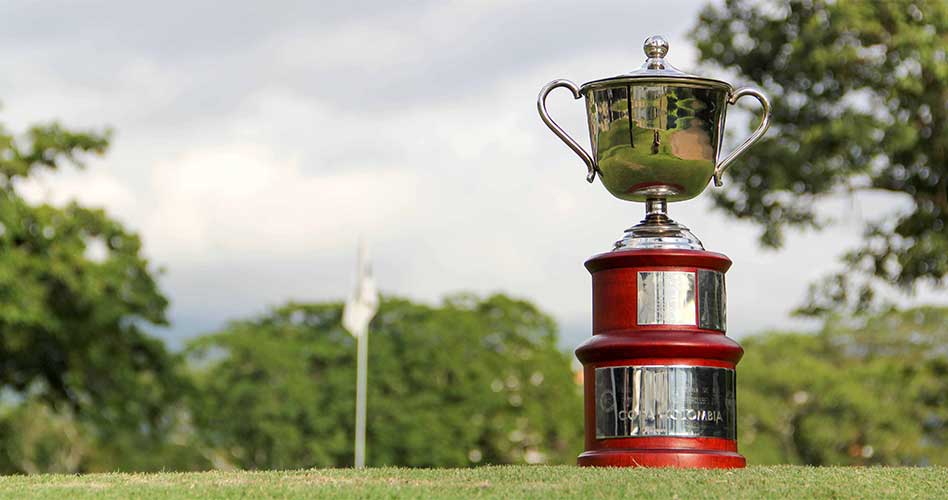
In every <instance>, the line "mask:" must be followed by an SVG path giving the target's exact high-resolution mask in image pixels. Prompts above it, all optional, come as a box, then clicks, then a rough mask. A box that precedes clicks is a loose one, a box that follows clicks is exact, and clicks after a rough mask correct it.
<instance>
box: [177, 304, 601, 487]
mask: <svg viewBox="0 0 948 500" xmlns="http://www.w3.org/2000/svg"><path fill="white" fill-rule="evenodd" d="M341 312H342V307H341V304H338V303H324V304H288V305H286V306H283V307H280V308H278V309H276V310H275V311H273V312H272V313H270V314H266V315H264V316H262V317H260V318H256V319H250V320H245V321H237V322H234V323H232V324H231V325H230V326H229V327H228V328H227V329H225V330H224V331H222V332H219V333H216V334H213V335H209V336H206V337H203V338H200V339H198V340H196V341H195V342H194V343H193V344H192V345H191V346H190V354H191V356H192V360H193V366H194V370H195V371H196V377H197V386H198V392H196V393H195V394H196V396H197V399H196V400H195V401H194V402H193V403H192V407H193V408H194V412H195V424H196V426H197V428H198V432H199V434H200V435H201V436H202V439H203V440H204V445H205V446H206V448H207V449H208V450H209V451H208V452H207V454H208V455H209V456H214V457H216V459H217V460H218V462H220V463H223V464H231V465H235V466H238V467H243V468H254V469H264V468H299V467H314V466H351V465H352V452H353V443H352V435H353V427H354V424H353V416H354V409H355V406H354V405H355V355H356V351H355V342H354V339H353V338H352V337H351V336H350V335H349V334H348V333H346V332H345V331H344V330H343V329H342V328H341V327H340V318H341ZM370 328H371V333H370V337H369V364H368V376H369V386H368V418H369V420H368V426H367V443H368V445H367V463H368V464H370V465H403V466H419V467H420V466H468V465H475V464H479V463H518V462H552V463H564V462H572V461H573V460H575V457H576V454H577V453H578V452H579V451H580V446H581V441H580V440H581V428H580V425H579V422H580V421H581V415H582V405H581V393H580V388H579V386H578V385H576V383H575V381H574V379H573V374H572V373H571V371H570V368H569V367H570V361H569V356H568V355H567V354H565V353H563V352H561V351H560V350H559V349H558V348H557V346H556V328H555V325H554V323H553V321H552V320H551V319H550V318H549V317H548V316H546V315H545V314H543V313H541V312H540V311H539V310H537V309H536V308H535V307H534V306H532V305H530V304H529V303H527V302H523V301H518V300H513V299H510V298H508V297H505V296H502V295H495V296H492V297H488V298H486V299H483V300H480V299H477V298H475V297H471V296H455V297H451V298H449V299H446V300H445V301H444V302H443V303H442V304H441V305H440V306H439V307H431V306H427V305H421V304H415V303H412V302H409V301H407V300H403V299H397V298H390V297H389V298H385V299H384V300H383V301H382V304H381V307H380V310H379V314H378V316H377V317H376V318H375V319H374V320H373V322H372V325H371V327H370Z"/></svg>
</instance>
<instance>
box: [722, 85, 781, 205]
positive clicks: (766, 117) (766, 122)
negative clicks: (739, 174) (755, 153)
mask: <svg viewBox="0 0 948 500" xmlns="http://www.w3.org/2000/svg"><path fill="white" fill-rule="evenodd" d="M746 95H749V96H754V97H756V98H757V100H758V101H760V106H761V108H763V109H762V111H763V117H762V118H761V120H760V125H758V126H757V130H755V131H754V133H753V134H751V136H750V137H748V138H747V140H746V141H744V144H741V145H740V146H738V147H737V149H735V150H734V151H731V154H729V155H727V158H725V159H724V160H722V161H721V162H720V163H718V166H717V167H715V169H714V185H715V186H718V187H721V186H722V185H723V184H724V183H723V182H722V181H721V176H722V175H724V171H725V170H727V168H728V167H729V166H730V165H731V162H733V161H734V159H735V158H737V157H738V156H740V155H741V154H742V153H744V151H746V150H747V148H749V147H751V146H753V145H754V143H755V142H757V141H759V140H760V138H761V137H763V136H764V133H765V132H767V127H770V101H769V100H767V96H765V95H764V94H762V93H761V92H760V91H759V90H757V89H752V88H749V87H744V88H742V89H738V90H736V91H734V93H733V94H731V96H730V97H728V100H727V102H728V104H734V103H736V102H737V100H738V99H740V98H741V97H744V96H746Z"/></svg>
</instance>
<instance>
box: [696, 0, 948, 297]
mask: <svg viewBox="0 0 948 500" xmlns="http://www.w3.org/2000/svg"><path fill="white" fill-rule="evenodd" d="M693 37H694V39H695V41H696V43H697V47H698V50H699V55H700V58H701V59H702V60H703V61H708V62H712V63H716V64H718V65H720V66H723V67H724V68H727V69H729V70H732V71H735V72H737V73H738V74H739V75H740V77H741V78H743V79H745V80H750V81H753V82H755V83H756V84H757V85H760V86H761V87H763V88H765V89H766V90H767V93H768V94H770V95H771V96H772V98H773V101H774V104H775V105H774V110H773V125H772V127H771V132H770V133H769V134H768V135H767V137H766V138H765V139H764V140H763V141H762V142H761V143H760V144H759V145H758V146H756V147H754V148H752V149H750V150H749V151H748V152H747V154H745V155H744V156H743V157H742V159H741V164H740V165H739V168H734V169H732V170H731V174H730V175H731V179H732V183H731V186H730V188H729V189H726V190H723V191H717V192H716V193H715V197H714V199H715V202H716V204H717V206H718V207H720V208H722V209H724V210H725V211H727V212H729V213H731V214H733V215H736V216H737V217H741V218H746V219H750V220H752V221H754V222H757V223H759V224H760V225H761V226H762V227H763V234H762V235H761V241H762V242H763V244H764V245H767V246H772V247H779V246H780V245H781V243H782V232H783V229H784V228H785V227H787V226H796V227H810V228H820V227H824V226H825V225H826V224H827V223H828V222H829V221H828V220H826V219H825V218H822V217H820V216H819V214H818V213H817V212H816V211H815V209H814V202H816V201H818V200H820V199H823V198H825V197H828V196H834V195H838V194H840V193H853V192H860V191H873V190H874V191H884V192H894V193H899V194H902V195H903V198H904V199H905V201H907V205H909V206H910V207H911V208H909V209H908V210H905V211H898V210H896V209H895V208H893V210H892V212H890V213H888V214H886V215H885V216H884V217H882V218H881V219H880V220H875V221H871V222H869V223H867V225H866V227H865V236H866V238H865V241H864V243H863V245H862V246H861V247H859V248H856V249H853V250H852V251H851V252H849V253H847V254H846V255H845V256H844V261H845V263H846V266H847V267H848V269H849V270H850V271H859V273H856V274H857V275H861V276H863V277H864V279H861V280H859V281H860V282H859V283H854V282H853V279H852V278H853V275H854V273H851V272H841V273H839V274H837V275H836V276H834V277H832V279H830V280H828V281H827V282H826V283H825V285H824V286H822V287H820V288H814V289H813V292H814V293H813V300H812V301H811V304H808V305H807V307H805V308H804V312H809V313H817V314H818V313H826V312H828V311H829V310H832V309H834V308H838V307H840V306H841V305H842V304H849V305H851V306H853V307H854V308H855V309H856V310H863V309H865V308H867V307H869V306H870V305H871V304H872V303H873V300H874V299H873V289H874V288H875V287H874V286H873V281H875V282H876V283H878V282H879V281H881V282H884V283H887V284H891V285H897V286H900V287H902V288H903V289H908V290H911V289H913V288H914V286H915V285H916V284H918V283H920V282H929V283H932V284H935V285H943V284H944V283H945V280H946V276H948V229H946V222H948V106H946V105H945V103H946V102H948V56H946V47H948V3H946V2H944V1H938V0H932V1H925V0H890V1H884V2H830V1H826V0H790V1H787V2H777V1H767V2H758V1H753V2H752V1H748V0H726V1H725V2H724V4H723V5H720V6H718V5H709V6H708V7H706V8H705V9H704V10H703V11H702V13H701V15H700V17H699V20H698V24H697V28H696V29H695V31H694V34H693ZM854 292H858V293H854Z"/></svg>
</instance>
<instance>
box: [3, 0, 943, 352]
mask: <svg viewBox="0 0 948 500" xmlns="http://www.w3.org/2000/svg"><path fill="white" fill-rule="evenodd" d="M704 3H705V2H704V1H698V0H666V1H664V2H662V4H661V8H660V9H658V8H651V7H649V6H650V5H652V3H648V2H634V1H621V2H595V3H588V4H583V8H581V9H579V8H577V4H576V3H575V2H567V1H543V2H540V1H519V0H512V1H460V2H450V1H435V2H388V1H351V0H350V1H347V2H324V1H323V2H320V1H301V2H289V1H285V2H259V1H254V2H250V1H242V0H240V1H238V0H232V1H229V2H207V1H199V0H198V1H196V0H189V1H178V0H169V1H164V2H147V3H146V2H123V1H105V0H99V1H94V0H81V1H80V0H76V1H44V2H34V1H18V0H5V1H4V2H3V3H2V4H0V103H2V107H0V123H3V124H4V126H5V127H6V128H8V129H10V130H14V131H22V130H23V129H25V128H26V127H27V126H28V125H29V124H31V123H35V122H45V121H50V120H59V121H61V122H62V123H64V124H66V125H67V126H69V127H74V128H84V127H85V128H89V127H91V128H95V129H104V128H106V127H108V128H112V129H113V130H114V131H115V136H114V142H113V146H112V148H111V150H110V152H109V153H108V155H107V156H106V157H104V158H97V159H94V160H93V161H91V162H90V163H89V165H88V168H87V169H86V170H83V171H76V170H72V169H68V170H65V171H62V172H56V173H54V174H47V175H43V176H41V177H40V178H38V179H36V180H34V181H32V182H30V183H28V184H27V185H25V186H23V191H24V193H25V194H26V195H27V196H28V197H29V198H30V199H31V200H34V201H46V202H51V203H64V202H65V201H67V200H70V199H78V200H79V201H81V202H83V203H87V204H91V205H96V206H101V207H104V208H106V209H107V210H108V211H109V212H110V214H112V215H113V216H114V217H115V218H117V219H119V220H120V221H122V222H123V223H125V224H126V225H127V226H128V227H130V228H131V229H133V230H135V231H137V232H139V233H140V234H141V235H142V238H143V240H144V245H145V254H146V255H147V256H148V258H149V259H150V261H151V263H152V264H153V266H155V268H156V269H157V268H159V267H160V268H161V269H163V270H164V271H163V273H162V274H161V276H160V284H161V287H162V289H163V290H164V292H165V293H166V294H167V295H168V296H169V298H170V300H171V308H170V310H169V316H170V319H171V322H172V325H171V326H170V327H169V328H166V329H161V330H158V331H157V333H158V334H159V335H161V336H162V337H164V338H166V339H168V340H169V341H170V342H171V343H172V345H180V344H181V342H183V341H184V340H185V339H187V338H190V337H193V336H195V335H198V334H201V333H207V332H210V331H214V330H215V329H218V328H220V327H222V326H223V325H224V324H226V322H227V321H228V320H233V319H238V318H246V317H250V316H253V315H257V314H261V313H264V312H266V311H267V310H268V309H270V308H272V307H275V306H277V305H279V304H281V303H284V302H286V301H288V300H296V301H323V300H340V299H342V298H343V297H344V296H345V295H347V294H348V292H349V290H350V289H351V288H352V287H353V281H354V276H355V258H356V248H357V244H358V240H359V238H360V236H361V237H362V238H364V239H365V241H366V242H367V243H368V245H369V247H370V251H371V255H372V264H373V269H374V274H375V276H376V281H377V282H378V284H379V287H380V288H381V289H382V291H383V292H384V293H388V294H397V295H401V296H406V297H410V298H413V299H417V300H421V301H426V302H431V303H435V302H437V301H438V300H439V299H440V298H441V297H444V296H445V295H448V294H452V293H457V292H462V291H470V292H476V293H480V294H487V293H492V292H504V293H508V294H511V295H514V296H518V297H522V298H526V299H529V300H531V301H534V302H535V303H536V304H538V305H539V306H540V307H541V308H542V309H543V310H545V311H547V312H549V313H550V314H552V315H553V316H554V317H555V318H556V319H557V321H558V322H559V323H560V325H561V328H562V333H563V342H564V345H575V344H577V343H579V342H580V341H582V339H583V338H585V337H586V336H588V335H589V328H590V313H591V304H590V298H591V297H590V280H589V275H588V273H587V272H586V270H585V269H584V268H583V265H582V264H583V262H584V261H585V260H586V259H587V258H589V257H590V256H592V255H595V254H597V253H600V252H604V251H607V250H609V249H610V248H611V244H612V242H613V241H614V240H616V239H617V238H618V237H619V236H620V235H621V233H622V231H623V230H624V229H625V228H627V227H629V226H631V225H633V224H634V223H636V222H637V221H638V220H639V219H641V217H642V215H643V207H642V205H641V204H635V203H630V202H624V201H621V200H618V199H615V198H613V197H611V196H610V195H609V194H608V193H607V192H606V191H605V189H604V188H603V187H602V186H601V185H600V184H599V183H598V182H597V183H596V184H594V185H589V184H587V183H586V182H585V180H584V175H585V167H584V165H583V164H582V162H581V161H580V160H579V158H577V157H576V156H575V155H574V154H573V153H572V152H571V151H569V149H567V148H566V146H565V145H563V144H562V143H561V142H560V141H559V140H558V139H557V138H556V137H554V136H553V135H552V134H551V133H550V132H549V130H548V129H547V128H546V127H545V126H544V125H543V124H542V122H541V121H540V119H539V117H538V116H537V112H536V96H537V93H538V91H539V89H540V88H541V87H542V86H543V85H544V84H545V83H547V82H548V81H550V80H553V79H556V78H568V79H571V80H574V81H576V82H578V83H582V82H585V81H589V80H593V79H598V78H602V77H608V76H614V75H617V74H620V73H624V72H627V71H629V70H632V69H635V68H637V67H638V66H639V65H641V63H642V62H643V60H644V55H643V53H642V41H643V40H644V39H645V38H646V37H647V36H649V35H652V34H662V35H664V36H665V37H666V38H667V39H668V40H669V43H670V51H669V53H668V56H667V58H668V60H669V61H670V62H671V63H672V64H674V65H675V66H677V67H679V68H681V69H683V70H686V71H691V72H696V73H700V74H702V75H707V76H711V77H719V78H725V79H728V80H729V81H732V83H734V84H742V83H745V82H742V81H740V80H739V79H736V80H735V77H734V76H733V75H728V74H726V73H723V72H721V71H720V70H719V69H717V68H709V67H699V66H698V65H697V64H696V52H695V49H694V47H693V46H692V45H691V43H690V42H689V41H688V38H687V35H688V33H689V31H690V30H691V29H692V28H693V26H694V22H695V20H696V18H697V14H698V12H699V10H700V8H701V6H702V5H704ZM669 13H672V14H669ZM763 90H764V92H766V89H763ZM774 104H775V105H777V106H779V102H775V103H774ZM548 106H549V109H550V112H551V114H552V115H553V116H554V117H555V118H556V119H557V121H558V122H559V123H560V124H561V125H563V126H564V128H566V129H567V130H569V131H570V132H571V133H572V134H573V135H575V136H576V137H578V138H585V137H587V132H586V131H585V128H584V127H585V122H584V116H583V106H582V104H581V103H580V102H577V101H574V100H573V99H572V98H571V97H570V96H569V94H568V93H567V92H566V91H562V92H559V91H558V92H554V93H553V94H552V95H551V96H550V98H549V100H548ZM728 116H729V118H732V119H731V121H730V123H729V126H728V135H727V136H726V141H727V143H728V144H735V143H737V142H738V141H739V140H741V139H742V138H743V137H744V136H746V135H747V134H748V131H747V129H746V125H745V124H744V123H742V122H743V121H746V119H745V120H742V117H741V115H740V114H739V113H737V114H729V115H728ZM740 167H741V165H740V161H739V160H738V161H737V162H735V163H734V164H733V165H732V168H734V169H738V168H740ZM725 180H727V179H725ZM709 189H715V188H711V187H709ZM906 203H907V200H906V199H903V198H900V197H898V196H895V195H874V194H870V195H860V196H857V197H845V198H839V199H832V200H828V201H827V202H826V203H825V204H823V205H821V207H820V210H821V211H822V212H823V213H825V214H829V215H831V216H832V217H833V218H834V219H835V220H836V222H837V224H836V225H834V226H833V227H832V228H831V229H830V230H828V231H824V232H821V233H814V232H804V233H801V232H791V233H789V234H788V238H787V241H786V246H785V248H784V249H782V250H780V251H769V250H763V249H761V248H760V247H759V246H758V244H757V236H758V234H759V229H758V228H756V227H754V226H753V225H750V224H748V223H745V222H740V221H737V220H736V219H734V218H732V217H729V216H727V215H726V214H724V213H723V212H720V211H717V210H713V209H712V206H711V203H710V200H709V196H708V193H705V194H704V195H703V196H701V197H699V198H697V199H695V200H692V201H689V202H683V203H674V204H671V205H670V207H669V211H670V215H671V216H672V217H673V218H675V219H677V220H679V221H680V222H682V223H684V224H686V225H688V226H689V227H690V228H691V229H692V230H693V232H694V233H695V234H696V235H697V236H698V237H699V238H701V239H702V241H703V242H704V244H705V247H706V248H707V249H709V250H714V251H718V252H722V253H725V254H727V255H728V256H729V257H730V258H731V259H732V260H733V261H734V266H733V267H732V269H731V271H730V272H729V273H728V275H727V279H728V300H729V307H728V326H729V334H730V335H732V336H736V337H738V338H739V337H741V336H744V335H748V334H752V333H757V332H760V331H763V330H767V329H787V328H811V327H812V326H813V325H812V324H809V323H807V322H805V321H802V320H799V319H794V318H791V317H790V316H789V312H790V311H791V310H792V309H793V307H794V306H796V305H798V304H800V302H801V301H802V300H803V298H804V297H805V293H806V289H807V285H808V284H809V283H810V282H812V281H814V280H816V279H818V278H819V277H820V276H822V275H825V274H827V273H829V272H831V271H833V270H834V269H836V268H837V266H838V264H837V257H838V256H839V255H840V254H841V253H842V252H843V251H845V250H846V249H848V248H851V247H853V246H854V245H856V244H857V243H858V241H859V236H860V228H861V227H862V224H863V222H864V221H865V220H867V219H871V218H875V217H879V216H883V215H884V214H885V213H887V212H891V211H893V210H899V209H904V207H906V206H907V205H906ZM906 300H907V301H908V302H910V303H917V302H938V303H945V302H948V298H946V297H945V293H944V292H935V291H930V290H929V291H923V292H922V293H921V294H919V295H917V296H915V297H912V298H909V299H906Z"/></svg>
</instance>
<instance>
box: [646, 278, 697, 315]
mask: <svg viewBox="0 0 948 500" xmlns="http://www.w3.org/2000/svg"><path fill="white" fill-rule="evenodd" d="M636 281H637V286H638V295H637V297H638V310H637V312H638V315H637V316H636V318H637V319H636V323H638V324H640V325H691V326H694V325H697V321H696V320H695V275H694V273H692V272H682V271H639V273H638V279H637V280H636Z"/></svg>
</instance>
